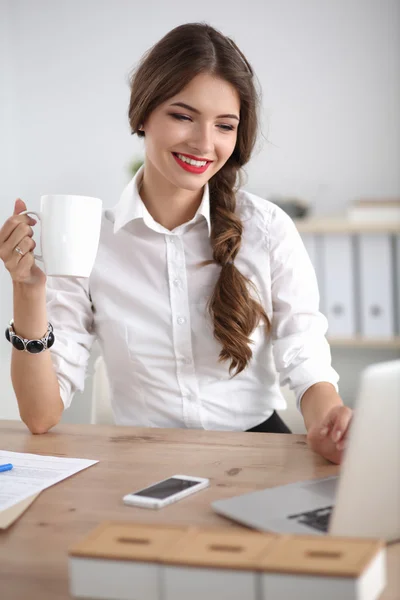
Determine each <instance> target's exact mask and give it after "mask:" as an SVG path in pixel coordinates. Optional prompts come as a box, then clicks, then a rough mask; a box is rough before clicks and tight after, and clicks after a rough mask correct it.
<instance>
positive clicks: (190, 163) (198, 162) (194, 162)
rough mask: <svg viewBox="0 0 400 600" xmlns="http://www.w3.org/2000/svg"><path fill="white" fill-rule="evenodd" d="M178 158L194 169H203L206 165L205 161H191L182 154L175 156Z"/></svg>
mask: <svg viewBox="0 0 400 600" xmlns="http://www.w3.org/2000/svg"><path fill="white" fill-rule="evenodd" d="M177 156H178V158H180V160H182V161H183V162H185V163H188V164H189V165H193V166H194V167H204V165H206V164H207V161H206V160H193V159H191V158H188V157H187V156H183V154H177Z"/></svg>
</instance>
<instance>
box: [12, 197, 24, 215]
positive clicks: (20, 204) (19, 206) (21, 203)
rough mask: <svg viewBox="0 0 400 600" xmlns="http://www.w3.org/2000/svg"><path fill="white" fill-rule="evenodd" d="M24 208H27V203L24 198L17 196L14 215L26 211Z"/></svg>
mask: <svg viewBox="0 0 400 600" xmlns="http://www.w3.org/2000/svg"><path fill="white" fill-rule="evenodd" d="M24 210H27V208H26V204H25V202H24V201H23V200H21V198H17V199H16V201H15V204H14V213H13V214H14V215H19V213H22V212H24Z"/></svg>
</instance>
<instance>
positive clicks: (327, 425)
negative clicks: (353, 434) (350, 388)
mask: <svg viewBox="0 0 400 600" xmlns="http://www.w3.org/2000/svg"><path fill="white" fill-rule="evenodd" d="M335 419H336V413H335V412H334V411H332V410H330V411H329V413H328V414H327V416H326V417H325V419H324V420H323V421H322V424H321V427H320V435H321V436H322V437H326V436H327V435H328V434H329V433H330V432H331V430H332V427H333V426H334V424H335Z"/></svg>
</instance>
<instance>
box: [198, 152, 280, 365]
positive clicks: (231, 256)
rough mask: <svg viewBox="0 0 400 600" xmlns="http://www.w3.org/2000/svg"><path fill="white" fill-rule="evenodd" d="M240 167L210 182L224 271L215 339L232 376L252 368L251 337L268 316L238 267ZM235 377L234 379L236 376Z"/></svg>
mask: <svg viewBox="0 0 400 600" xmlns="http://www.w3.org/2000/svg"><path fill="white" fill-rule="evenodd" d="M236 175H237V168H236V167H235V166H233V165H228V163H227V164H226V165H225V167H223V168H222V169H221V170H220V171H219V172H218V173H216V174H215V175H214V177H213V178H212V179H211V180H210V182H209V186H210V212H211V223H212V231H211V244H212V249H213V258H214V261H215V262H216V263H217V264H218V265H220V266H221V267H222V268H221V272H220V276H219V279H218V281H217V284H216V286H215V289H214V292H213V294H212V297H211V299H210V303H209V312H210V315H211V317H212V319H213V322H214V337H215V339H216V340H217V341H218V342H219V343H220V344H221V345H222V350H221V353H220V355H219V360H220V361H226V360H230V361H231V364H230V367H229V373H231V372H232V371H233V370H234V369H236V372H235V373H234V375H238V374H239V373H240V372H241V371H243V369H245V367H246V366H247V365H248V363H249V361H250V359H251V357H252V354H253V353H252V351H251V348H250V346H249V344H251V343H252V341H251V340H250V337H249V336H250V334H251V333H252V331H253V330H254V329H255V327H256V326H257V324H258V323H259V321H260V318H263V319H264V321H265V322H266V324H267V325H268V326H269V320H268V317H267V315H266V313H265V311H264V309H263V307H262V306H261V304H260V303H259V302H257V301H256V300H254V299H253V298H252V297H251V295H250V291H249V287H251V286H252V287H253V289H254V290H255V287H254V284H253V283H252V282H251V281H250V280H249V279H248V278H247V277H245V276H244V275H242V274H241V273H240V272H239V271H238V269H237V268H236V267H235V265H234V260H235V257H236V256H237V253H238V252H239V249H240V245H241V242H242V231H243V225H242V222H241V220H240V218H239V217H238V215H237V214H236V212H235V209H236V198H235V191H236V190H235V183H236ZM234 375H233V376H234Z"/></svg>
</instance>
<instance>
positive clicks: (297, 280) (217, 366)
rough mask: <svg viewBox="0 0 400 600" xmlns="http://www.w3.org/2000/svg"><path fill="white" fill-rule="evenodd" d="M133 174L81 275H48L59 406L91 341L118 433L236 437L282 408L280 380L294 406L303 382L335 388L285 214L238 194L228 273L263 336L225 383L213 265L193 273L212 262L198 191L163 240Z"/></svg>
mask: <svg viewBox="0 0 400 600" xmlns="http://www.w3.org/2000/svg"><path fill="white" fill-rule="evenodd" d="M141 176H142V170H141V171H139V172H138V173H137V175H136V176H135V177H134V178H133V179H132V181H131V182H130V183H129V184H128V185H127V187H126V188H125V190H124V191H123V193H122V196H121V199H120V201H119V202H118V204H117V205H116V206H115V207H114V208H113V209H111V210H105V211H104V215H103V222H102V229H101V236H100V244H99V249H98V253H97V257H96V261H95V265H94V268H93V271H92V273H91V276H90V278H88V279H81V278H57V277H49V278H48V282H47V295H48V296H47V298H48V301H47V311H48V319H49V320H50V321H51V322H52V324H53V326H54V333H55V337H56V342H55V344H54V346H53V347H52V349H51V355H52V359H53V364H54V366H55V369H56V373H57V377H58V381H59V385H60V394H61V398H62V400H63V402H64V405H65V407H68V406H69V404H70V402H71V399H72V396H73V394H74V392H75V391H77V390H80V391H82V390H83V388H84V381H85V374H86V368H87V363H88V358H89V354H90V349H91V346H92V343H93V341H94V340H95V339H96V338H97V339H98V341H99V343H100V347H101V350H102V354H103V356H104V360H105V364H106V368H107V373H108V377H109V380H110V387H111V394H112V398H111V401H112V407H113V411H114V415H115V421H116V423H118V424H121V425H140V426H146V427H147V426H150V427H188V428H200V429H214V430H231V431H241V430H242V431H243V430H246V429H249V428H251V427H254V426H255V425H258V424H259V423H261V422H262V421H264V420H265V419H267V418H268V417H269V416H270V415H271V414H272V411H273V410H274V409H280V408H284V406H285V401H284V399H283V397H282V395H281V392H280V386H279V384H281V385H285V384H287V383H288V384H289V386H290V387H291V389H292V390H294V392H295V394H296V397H297V401H298V403H299V402H300V400H301V397H302V395H303V393H304V392H305V391H306V390H307V388H308V387H310V386H311V385H313V384H314V383H317V382H320V381H328V382H331V383H332V384H333V385H334V386H335V387H336V389H337V381H338V375H337V373H336V372H335V371H334V370H333V368H332V367H331V356H330V348H329V345H328V342H327V340H326V338H325V334H326V331H327V320H326V318H325V317H324V316H323V315H322V314H321V313H320V312H319V293H318V286H317V281H316V277H315V273H314V269H313V267H312V265H311V262H310V260H309V257H308V255H307V252H306V250H305V248H304V245H303V243H302V240H301V238H300V236H299V234H298V232H297V229H296V227H295V225H294V223H293V221H292V220H291V219H290V218H289V217H288V216H287V215H286V213H285V212H283V211H282V210H281V209H279V208H278V207H277V206H276V205H274V204H273V203H271V202H269V201H267V200H264V199H262V198H259V197H257V196H254V195H252V194H250V193H248V192H246V191H243V190H241V191H240V192H238V194H237V213H238V214H239V216H240V218H241V220H242V223H243V226H244V230H243V236H242V245H241V248H240V251H239V253H238V255H237V258H236V259H235V265H236V267H237V268H238V269H239V270H240V271H241V272H242V273H243V274H244V275H245V276H246V277H248V278H249V279H250V280H251V281H252V282H254V284H255V285H256V286H257V290H258V293H259V297H260V299H261V302H262V304H263V306H264V308H265V311H266V313H267V315H268V318H269V320H270V322H271V325H272V327H271V330H270V331H268V329H267V327H266V326H265V325H264V323H263V322H262V323H260V324H259V325H258V327H256V329H255V330H254V331H253V333H252V335H251V339H252V341H253V344H252V346H251V348H252V351H253V357H252V359H251V362H250V364H249V366H248V367H247V368H246V369H245V370H244V371H242V372H241V373H240V374H239V375H237V376H235V377H233V378H231V377H230V375H229V362H224V363H221V362H218V356H219V353H220V350H221V346H220V345H219V344H218V342H217V341H216V340H215V339H214V336H213V324H212V321H211V318H210V316H209V314H208V312H207V310H206V304H207V301H208V299H209V297H210V295H211V293H212V290H213V288H214V286H215V284H216V281H217V278H218V275H219V271H220V267H219V266H218V265H216V264H209V265H207V266H200V263H202V261H204V260H211V259H212V250H211V244H210V238H209V236H210V228H211V223H210V205H209V191H208V187H207V186H206V188H205V190H204V194H203V198H202V202H201V205H200V207H199V209H198V210H197V213H196V215H195V216H194V218H193V219H192V220H190V221H189V222H187V223H184V224H183V225H180V226H179V227H176V228H175V229H173V230H172V231H170V230H168V229H165V228H164V227H163V226H161V225H160V224H158V223H156V222H155V221H154V219H153V218H152V217H151V215H150V214H149V212H148V211H147V209H146V207H145V206H144V204H143V202H142V200H141V198H140V195H139V193H138V187H137V184H138V181H139V178H140V177H141ZM278 375H279V377H278Z"/></svg>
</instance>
